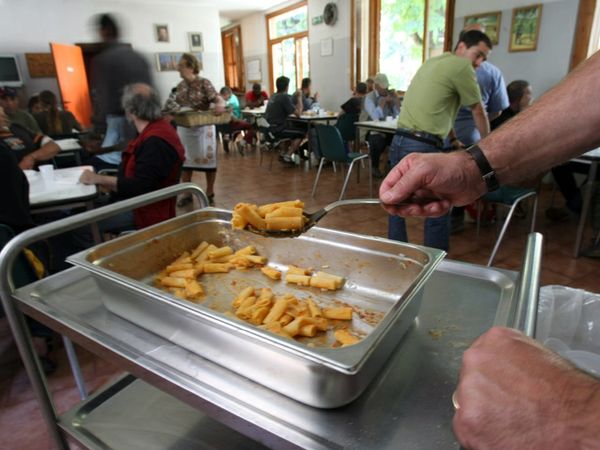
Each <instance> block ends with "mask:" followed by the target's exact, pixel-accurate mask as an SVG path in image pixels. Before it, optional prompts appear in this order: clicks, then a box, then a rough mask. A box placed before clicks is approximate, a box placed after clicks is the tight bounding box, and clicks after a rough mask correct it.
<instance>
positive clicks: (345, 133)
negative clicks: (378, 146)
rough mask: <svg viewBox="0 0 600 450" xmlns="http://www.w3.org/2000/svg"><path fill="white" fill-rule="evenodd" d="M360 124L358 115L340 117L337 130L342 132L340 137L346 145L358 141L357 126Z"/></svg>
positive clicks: (348, 114) (351, 114) (346, 114)
mask: <svg viewBox="0 0 600 450" xmlns="http://www.w3.org/2000/svg"><path fill="white" fill-rule="evenodd" d="M356 122H358V114H357V113H345V114H342V115H341V116H339V117H338V120H337V123H336V124H335V126H336V128H337V129H338V130H339V131H340V135H341V136H342V139H343V141H344V142H345V143H348V142H350V141H355V140H356V126H355V125H354V124H355V123H356Z"/></svg>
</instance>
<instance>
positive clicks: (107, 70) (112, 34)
mask: <svg viewBox="0 0 600 450" xmlns="http://www.w3.org/2000/svg"><path fill="white" fill-rule="evenodd" d="M96 23H97V26H98V32H99V34H100V37H101V39H102V42H104V43H105V44H106V47H105V49H104V50H103V51H102V52H101V53H100V54H99V55H98V56H96V57H95V58H94V59H93V61H92V98H93V105H94V116H95V121H97V122H98V123H105V124H106V133H105V135H104V140H103V142H102V144H101V145H100V147H101V148H100V149H99V151H98V150H96V149H91V148H90V149H89V150H90V151H92V153H97V154H96V155H95V156H93V157H92V158H90V159H89V161H87V162H88V163H89V164H91V165H93V166H94V168H95V169H96V170H97V171H98V170H101V169H106V168H110V169H112V168H116V167H118V165H119V163H120V162H121V152H122V151H123V150H124V149H125V147H126V146H127V143H128V142H129V141H130V140H131V139H132V138H133V137H134V136H135V134H136V132H135V129H134V128H133V127H132V126H131V124H128V123H127V120H126V119H125V112H124V111H123V108H122V107H121V104H120V99H121V95H123V88H124V87H125V86H127V85H128V84H132V83H146V84H149V85H151V84H152V77H151V75H150V66H149V64H148V62H147V61H146V59H145V58H144V57H143V56H142V55H141V54H139V53H137V52H135V51H133V50H132V49H131V47H130V46H128V45H124V44H121V43H119V27H118V25H117V22H116V19H115V18H114V17H113V16H111V15H110V14H101V15H99V16H98V17H97V20H96Z"/></svg>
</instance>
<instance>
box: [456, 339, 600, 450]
mask: <svg viewBox="0 0 600 450" xmlns="http://www.w3.org/2000/svg"><path fill="white" fill-rule="evenodd" d="M455 399H456V402H457V404H458V409H457V410H456V413H455V415H454V421H453V427H454V432H455V434H456V437H457V438H458V440H459V441H460V443H461V444H462V445H463V446H464V447H466V448H494V449H496V448H497V449H517V448H536V449H537V448H540V449H541V448H556V449H570V448H599V447H600V433H598V432H597V427H598V423H599V422H598V420H599V416H600V381H598V380H597V379H595V378H592V377H591V376H589V375H586V374H584V373H583V372H581V371H579V370H578V369H576V368H575V367H574V366H573V365H572V364H570V363H569V362H567V361H565V360H564V359H562V358H561V357H560V356H558V355H557V354H556V353H554V352H552V351H551V350H548V349H546V348H545V347H543V346H542V345H540V344H538V343H537V342H535V341H534V340H532V339H530V338H527V337H526V336H524V335H523V334H522V333H520V332H518V331H516V330H513V329H509V328H492V329H491V330H490V331H488V332H487V333H485V334H483V335H482V336H481V337H479V339H477V341H475V343H474V344H473V345H472V346H471V348H470V349H469V350H467V351H466V352H465V355H464V358H463V365H462V368H461V371H460V377H459V384H458V387H457V389H456V393H455Z"/></svg>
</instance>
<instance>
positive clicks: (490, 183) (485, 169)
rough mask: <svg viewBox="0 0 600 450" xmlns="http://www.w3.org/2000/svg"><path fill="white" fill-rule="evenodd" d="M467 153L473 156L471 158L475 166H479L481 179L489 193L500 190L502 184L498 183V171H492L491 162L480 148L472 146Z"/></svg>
mask: <svg viewBox="0 0 600 450" xmlns="http://www.w3.org/2000/svg"><path fill="white" fill-rule="evenodd" d="M466 152H467V153H468V154H469V155H471V158H473V161H475V164H477V167H478V168H479V173H481V178H483V181H484V182H485V185H486V187H487V190H488V192H492V191H495V190H496V189H498V188H500V183H498V178H497V177H496V171H495V170H494V169H492V166H491V165H490V162H489V161H488V159H487V158H486V157H485V155H484V154H483V152H482V151H481V149H480V148H479V146H478V145H472V146H471V147H469V148H468V149H467V150H466Z"/></svg>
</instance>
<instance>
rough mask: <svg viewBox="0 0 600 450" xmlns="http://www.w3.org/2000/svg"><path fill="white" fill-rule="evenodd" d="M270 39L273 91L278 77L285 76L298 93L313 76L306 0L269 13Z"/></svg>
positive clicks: (292, 90)
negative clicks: (303, 83)
mask: <svg viewBox="0 0 600 450" xmlns="http://www.w3.org/2000/svg"><path fill="white" fill-rule="evenodd" d="M267 39H268V49H269V50H268V51H269V69H270V73H271V90H272V91H274V90H275V89H274V88H275V80H276V79H277V78H278V77H280V76H282V75H285V76H286V77H288V78H289V79H290V87H289V92H290V93H291V92H294V91H295V90H296V89H297V88H298V87H299V86H300V82H301V81H302V78H305V77H308V76H309V64H308V7H307V6H306V2H302V3H299V4H296V5H293V6H290V7H288V8H285V9H282V10H279V11H276V12H274V13H272V14H269V15H267Z"/></svg>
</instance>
